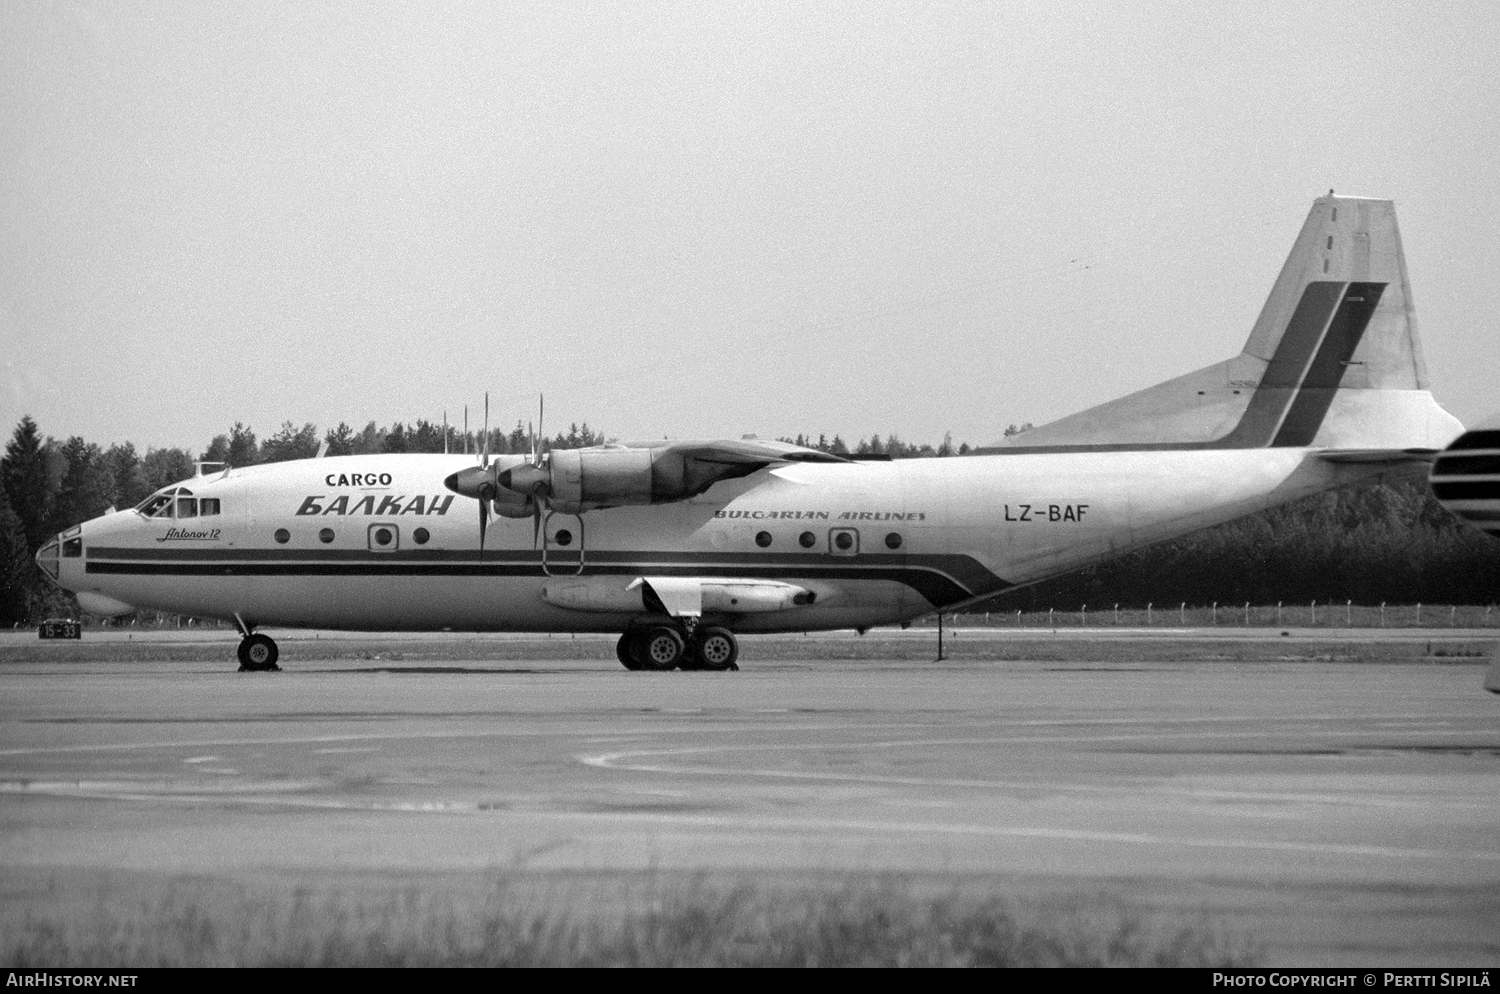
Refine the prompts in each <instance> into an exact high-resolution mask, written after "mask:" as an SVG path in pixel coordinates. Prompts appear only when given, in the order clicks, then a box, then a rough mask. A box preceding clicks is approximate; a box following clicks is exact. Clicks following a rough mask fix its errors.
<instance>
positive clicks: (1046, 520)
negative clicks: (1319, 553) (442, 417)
mask: <svg viewBox="0 0 1500 994" xmlns="http://www.w3.org/2000/svg"><path fill="white" fill-rule="evenodd" d="M473 463H474V460H473V458H472V457H469V456H441V455H381V456H346V457H338V458H328V459H308V460H301V461H296V462H286V463H277V464H272V465H263V466H255V467H250V468H246V469H234V470H230V471H227V472H225V473H221V474H217V475H210V476H200V477H197V478H194V479H192V480H188V481H184V486H186V487H188V488H190V489H191V491H192V493H193V494H194V495H195V496H196V498H198V499H200V500H201V499H204V498H210V499H216V500H217V501H218V505H217V510H218V513H217V514H215V515H212V516H201V517H197V518H167V517H146V516H144V515H143V514H141V513H139V512H136V511H122V512H117V513H113V514H108V515H105V516H103V517H100V518H96V519H94V520H92V521H89V522H87V523H85V524H84V525H83V526H82V531H81V535H80V536H79V537H81V539H82V549H81V554H77V552H76V551H75V553H74V554H73V555H71V556H67V555H65V556H64V557H63V558H62V559H60V560H59V563H58V566H59V575H58V581H59V583H61V585H62V586H64V587H66V588H68V589H70V590H73V591H76V592H79V593H80V594H85V593H87V594H93V595H99V596H101V597H104V598H110V599H113V600H116V601H119V602H123V603H124V604H126V605H130V606H132V607H137V608H151V609H157V610H162V611H167V612H172V613H178V614H187V615H195V616H200V617H218V618H226V619H228V618H233V617H234V616H236V615H238V616H239V617H240V618H241V619H242V620H243V621H245V622H247V623H249V624H251V625H261V626H288V627H326V628H343V629H357V630H415V631H432V630H441V629H458V630H475V631H504V630H509V631H621V630H623V629H624V628H625V627H626V626H627V625H629V624H631V622H632V621H633V620H639V618H640V616H641V613H642V612H640V611H624V610H599V609H593V610H578V609H575V608H573V607H569V606H560V605H559V604H557V603H553V602H549V601H548V600H545V599H544V598H543V589H544V587H545V586H546V585H547V584H549V583H552V584H553V585H554V587H553V589H554V590H555V589H556V584H557V582H558V581H559V579H567V578H573V577H577V578H579V580H580V581H582V582H585V583H592V584H597V585H601V588H609V589H614V587H615V586H616V585H618V587H621V588H623V587H624V586H626V585H627V584H629V583H631V582H633V581H635V580H637V579H639V578H641V577H680V578H699V579H701V580H703V581H704V582H705V583H706V582H709V581H711V580H762V581H767V580H770V581H780V582H784V583H788V584H795V585H798V587H799V588H800V589H805V590H809V591H814V592H815V593H816V595H817V596H816V598H815V600H813V602H812V603H805V604H791V603H790V602H787V603H786V604H785V605H784V606H781V607H779V609H776V610H754V611H747V612H746V613H734V612H730V613H724V614H721V615H720V616H717V617H716V618H715V620H717V621H718V622H719V623H721V624H725V625H727V626H730V627H733V628H734V629H735V630H737V631H744V632H775V631H810V630H819V629H834V628H865V627H869V626H873V625H882V624H893V623H898V622H902V621H907V620H910V619H912V618H915V617H918V616H921V615H924V614H928V613H931V612H932V611H933V610H935V609H940V608H949V607H952V606H955V605H958V604H962V603H964V602H968V601H972V600H975V599H978V598H981V597H984V596H986V595H989V594H994V593H997V592H999V591H1001V590H1004V589H1006V588H1007V587H1010V586H1013V585H1017V584H1024V583H1031V582H1035V581H1038V580H1041V579H1045V578H1047V577H1050V576H1055V575H1057V574H1059V573H1063V572H1066V571H1068V570H1070V569H1075V568H1077V567H1079V566H1083V565H1086V564H1088V563H1091V562H1096V561H1098V560H1101V559H1105V558H1109V557H1112V556H1117V555H1120V554H1121V553H1124V552H1127V551H1129V550H1131V549H1134V548H1138V547H1140V546H1143V545H1147V544H1150V543H1152V542H1159V541H1162V540H1165V539H1169V538H1172V537H1174V536H1177V535H1181V534H1184V533H1187V532H1190V531H1193V530H1196V529H1199V528H1204V527H1208V526H1211V525H1214V524H1218V523H1220V522H1224V521H1228V520H1231V519H1233V518H1236V517H1239V516H1242V515H1245V514H1249V513H1253V512H1255V511H1257V510H1261V509H1263V508H1266V507H1269V506H1272V505H1275V504H1279V503H1282V502H1285V501H1287V500H1291V499H1294V498H1296V497H1299V496H1302V495H1304V494H1308V493H1312V492H1316V491H1319V490H1324V489H1327V488H1329V487H1331V486H1338V485H1342V484H1344V483H1348V482H1353V481H1354V480H1356V479H1358V478H1360V477H1363V476H1369V475H1373V474H1374V473H1375V472H1378V471H1379V467H1371V466H1360V465H1338V464H1333V463H1330V462H1328V461H1325V460H1323V459H1321V458H1319V457H1318V454H1317V452H1316V451H1315V450H1309V449H1291V448H1282V449H1274V448H1272V449H1266V448H1262V449H1226V450H1208V451H1181V452H1172V451H1140V452H1097V453H1069V454H1015V455H994V456H976V457H959V458H948V459H911V460H903V461H895V462H883V463H882V462H863V463H852V464H832V465H830V464H800V465H784V466H781V467H779V468H775V469H770V470H762V471H760V472H757V473H755V474H753V475H752V476H749V477H747V478H744V479H740V480H731V481H727V482H721V483H718V484H715V485H713V486H712V487H711V488H709V490H708V491H707V492H706V493H704V494H702V495H700V496H698V497H696V498H693V499H690V500H684V501H679V502H675V503H664V504H655V505H641V506H627V507H615V508H604V509H596V510H592V511H588V512H586V513H584V514H582V515H571V514H561V513H556V514H551V515H548V516H547V517H546V518H545V520H544V522H543V525H542V534H541V536H540V540H539V541H537V542H536V544H535V547H534V545H533V528H534V523H533V521H532V519H531V518H529V517H528V518H521V519H514V518H493V519H491V522H490V525H489V528H488V531H487V534H486V538H485V547H484V550H483V553H482V554H481V551H480V548H479V526H478V505H477V503H476V502H475V501H474V500H472V499H470V498H467V497H464V496H462V495H457V494H454V493H453V492H451V491H449V490H448V489H446V488H445V487H444V480H445V478H447V477H449V476H450V475H451V474H453V473H454V472H456V471H458V470H460V469H463V468H465V467H468V466H472V465H473ZM575 586H576V584H575ZM554 599H555V598H554ZM710 613H711V612H709V611H708V610H707V609H705V617H709V614H710Z"/></svg>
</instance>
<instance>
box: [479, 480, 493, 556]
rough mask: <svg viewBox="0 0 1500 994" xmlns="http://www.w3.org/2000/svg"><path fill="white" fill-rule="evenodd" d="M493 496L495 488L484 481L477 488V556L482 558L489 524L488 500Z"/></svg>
mask: <svg viewBox="0 0 1500 994" xmlns="http://www.w3.org/2000/svg"><path fill="white" fill-rule="evenodd" d="M494 496H495V488H494V487H493V486H491V485H490V484H488V483H486V484H484V485H483V486H481V487H480V488H479V558H480V559H483V558H484V533H485V531H486V530H487V529H488V528H489V524H490V500H491V499H492V498H493V497H494Z"/></svg>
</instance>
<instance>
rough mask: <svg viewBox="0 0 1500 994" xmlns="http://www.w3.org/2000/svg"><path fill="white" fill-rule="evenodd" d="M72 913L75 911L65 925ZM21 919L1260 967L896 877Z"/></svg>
mask: <svg viewBox="0 0 1500 994" xmlns="http://www.w3.org/2000/svg"><path fill="white" fill-rule="evenodd" d="M65 919H66V920H65ZM13 926H18V927H8V928H6V930H5V931H6V933H7V937H6V938H5V940H4V948H3V950H0V960H3V962H4V964H5V965H6V966H8V967H15V968H37V967H59V966H61V967H80V966H88V967H151V966H1236V965H1238V966H1244V965H1251V964H1253V963H1254V962H1255V960H1256V959H1257V957H1258V950H1257V949H1255V948H1254V947H1253V945H1251V944H1250V943H1247V942H1245V941H1242V940H1237V939H1235V938H1234V937H1233V936H1230V935H1227V934H1226V933H1225V932H1224V931H1223V930H1222V929H1219V928H1216V927H1213V926H1212V925H1210V924H1205V923H1202V922H1186V923H1184V922H1183V921H1175V922H1173V921H1168V920H1165V919H1162V918H1159V917H1152V916H1151V915H1149V914H1147V913H1144V912H1142V911H1139V910H1135V909H1132V908H1130V907H1127V906H1125V905H1124V904H1122V903H1121V902H1118V901H1114V900H1111V899H1103V898H1100V899H1089V898H1070V899H1066V900H1036V901H1027V902H1019V901H1014V900H1011V899H1008V898H1006V897H1003V896H998V895H994V894H980V895H972V894H966V893H964V892H962V891H958V890H949V891H946V892H938V893H930V894H929V893H923V891H922V888H920V887H917V886H915V885H913V884H912V883H910V882H908V881H903V880H900V879H894V878H870V879H864V880H847V881H844V882H842V883H839V884H836V885H834V886H832V887H826V888H821V889H816V888H807V887H802V888H798V887H792V886H784V887H777V886H774V885H773V886H767V885H764V884H757V883H748V882H743V881H730V882H726V883H711V882H709V881H707V880H706V879H704V878H692V879H688V880H680V881H679V880H666V879H664V878H655V879H652V880H650V881H648V882H647V883H645V884H626V885H615V886H611V885H609V884H606V883H590V884H582V883H577V882H574V883H571V884H569V883H564V884H551V885H544V886H542V887H541V888H540V889H539V888H538V887H537V886H536V881H535V880H517V879H513V878H510V877H507V876H505V875H498V876H496V877H495V878H494V879H493V880H490V881H488V882H487V883H486V885H485V886H481V887H476V888H474V889H472V890H469V891H468V892H467V893H465V892H464V891H463V890H462V889H457V890H456V889H454V888H443V887H437V888H434V887H431V886H426V887H422V886H407V887H401V888H377V889H375V890H373V891H371V890H368V889H366V890H359V889H347V890H341V889H329V890H326V891H323V892H314V891H313V890H311V889H309V888H298V889H294V890H290V891H289V892H284V893H280V894H274V893H269V892H265V891H261V892H252V891H250V890H247V889H246V888H244V887H242V886H240V885H235V884H230V883H225V882H218V881H203V880H176V881H172V882H170V883H168V884H166V885H165V886H164V887H157V888H151V887H147V888H144V889H142V888H134V887H129V886H127V887H124V888H120V887H110V888H107V889H106V891H105V892H104V893H102V894H95V895H94V898H93V899H91V900H90V901H88V902H87V903H86V904H83V905H82V906H81V908H80V910H78V911H76V912H72V913H67V912H61V913H57V914H54V915H53V916H51V917H49V916H48V915H45V914H37V913H36V912H35V910H30V911H27V912H26V913H25V915H24V921H21V922H13Z"/></svg>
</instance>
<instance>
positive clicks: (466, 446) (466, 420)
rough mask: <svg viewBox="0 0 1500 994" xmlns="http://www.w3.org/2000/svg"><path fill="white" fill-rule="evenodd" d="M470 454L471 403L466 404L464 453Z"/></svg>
mask: <svg viewBox="0 0 1500 994" xmlns="http://www.w3.org/2000/svg"><path fill="white" fill-rule="evenodd" d="M468 454H469V405H468V404H465V405H464V455H468Z"/></svg>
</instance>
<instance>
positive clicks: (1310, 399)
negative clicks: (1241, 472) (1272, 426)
mask: <svg viewBox="0 0 1500 994" xmlns="http://www.w3.org/2000/svg"><path fill="white" fill-rule="evenodd" d="M1384 291H1385V284H1384V283H1350V284H1349V289H1348V290H1347V291H1346V292H1345V293H1344V300H1343V303H1342V304H1340V305H1339V309H1338V313H1336V314H1335V315H1334V316H1333V322H1332V323H1331V324H1330V325H1329V326H1328V331H1327V333H1326V334H1324V336H1323V342H1322V344H1321V345H1320V346H1319V347H1318V354H1317V356H1316V357H1315V358H1314V359H1313V362H1312V366H1311V367H1309V369H1308V371H1307V376H1306V377H1304V378H1303V380H1302V389H1300V390H1298V391H1297V399H1296V400H1295V401H1293V402H1292V408H1291V411H1289V412H1288V414H1287V416H1286V420H1285V421H1284V422H1282V425H1281V430H1280V431H1279V432H1277V434H1276V440H1275V441H1274V442H1272V443H1271V444H1272V445H1273V446H1277V447H1284V446H1292V447H1296V448H1300V447H1302V446H1307V445H1311V444H1312V442H1313V438H1315V437H1316V436H1317V434H1318V428H1320V427H1321V426H1322V424H1323V418H1324V416H1325V415H1327V414H1328V409H1329V408H1330V407H1332V406H1333V396H1334V392H1335V391H1336V390H1338V388H1339V383H1340V382H1342V380H1343V378H1344V372H1345V371H1346V370H1347V369H1348V366H1349V360H1350V359H1352V358H1353V357H1354V350H1355V349H1356V348H1358V347H1359V340H1360V339H1361V338H1362V337H1364V333H1365V329H1366V328H1368V327H1369V325H1370V317H1371V315H1373V314H1374V313H1375V307H1376V306H1377V305H1378V304H1379V303H1380V295H1381V294H1382V293H1383V292H1384ZM1278 351H1280V350H1279V349H1278Z"/></svg>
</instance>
